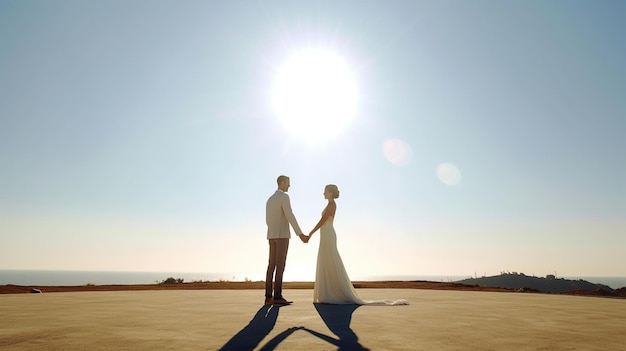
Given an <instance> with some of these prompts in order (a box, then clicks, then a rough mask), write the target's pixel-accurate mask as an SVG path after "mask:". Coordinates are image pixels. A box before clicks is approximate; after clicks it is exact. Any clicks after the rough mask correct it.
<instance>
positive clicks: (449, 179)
mask: <svg viewBox="0 0 626 351" xmlns="http://www.w3.org/2000/svg"><path fill="white" fill-rule="evenodd" d="M437 176H438V177H439V180H441V182H442V183H444V184H446V185H449V186H455V185H458V184H459V183H460V182H461V171H459V169H458V168H457V167H456V166H455V165H453V164H451V163H447V162H444V163H441V164H439V166H437Z"/></svg>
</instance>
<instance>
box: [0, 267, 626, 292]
mask: <svg viewBox="0 0 626 351" xmlns="http://www.w3.org/2000/svg"><path fill="white" fill-rule="evenodd" d="M169 277H172V278H176V279H178V278H181V279H183V280H184V281H185V282H194V281H218V280H228V281H244V280H247V279H250V280H262V279H264V278H263V277H252V276H251V277H250V278H247V277H246V276H244V275H242V274H233V273H193V272H106V271H39V270H0V285H7V284H13V285H26V286H28V285H38V286H55V285H57V286H76V285H87V284H93V285H129V284H154V283H159V282H161V281H163V280H165V279H167V278H169ZM466 278H471V276H469V275H464V276H458V275H445V276H443V275H393V276H392V275H389V276H382V275H380V276H354V277H352V280H354V281H382V280H396V281H398V280H405V281H408V280H426V281H433V282H454V281H458V280H462V279H466ZM559 278H565V279H573V280H576V279H582V280H586V281H588V282H591V283H596V284H604V285H607V286H609V287H611V288H613V289H617V288H621V287H626V277H559ZM286 280H289V279H287V277H286Z"/></svg>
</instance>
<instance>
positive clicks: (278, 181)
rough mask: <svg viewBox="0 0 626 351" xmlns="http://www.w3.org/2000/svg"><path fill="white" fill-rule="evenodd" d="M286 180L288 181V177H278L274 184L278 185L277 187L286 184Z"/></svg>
mask: <svg viewBox="0 0 626 351" xmlns="http://www.w3.org/2000/svg"><path fill="white" fill-rule="evenodd" d="M288 180H289V177H287V176H286V175H279V176H278V179H276V183H278V185H280V183H282V182H286V181H288Z"/></svg>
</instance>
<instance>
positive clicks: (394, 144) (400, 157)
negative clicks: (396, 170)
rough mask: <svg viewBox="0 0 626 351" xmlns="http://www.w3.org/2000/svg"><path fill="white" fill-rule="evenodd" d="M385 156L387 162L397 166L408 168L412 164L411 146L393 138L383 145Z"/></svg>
mask: <svg viewBox="0 0 626 351" xmlns="http://www.w3.org/2000/svg"><path fill="white" fill-rule="evenodd" d="M383 154H384V155H385V158H386V159H387V161H389V162H391V163H392V164H393V165H395V166H399V167H402V166H406V165H408V164H409V163H410V162H411V157H412V155H413V152H412V151H411V147H410V146H409V144H407V143H405V142H404V141H403V140H401V139H397V138H392V139H388V140H386V141H385V142H384V143H383Z"/></svg>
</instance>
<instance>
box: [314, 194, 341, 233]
mask: <svg viewBox="0 0 626 351" xmlns="http://www.w3.org/2000/svg"><path fill="white" fill-rule="evenodd" d="M336 210H337V204H336V203H335V202H334V201H331V202H329V203H328V205H327V206H326V208H325V209H324V213H322V218H320V221H319V222H317V225H315V228H313V230H311V232H310V233H309V237H311V235H313V233H315V232H316V231H317V230H318V229H320V228H321V227H322V225H323V224H324V223H325V222H326V220H327V219H328V217H330V216H334V215H335V211H336Z"/></svg>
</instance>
